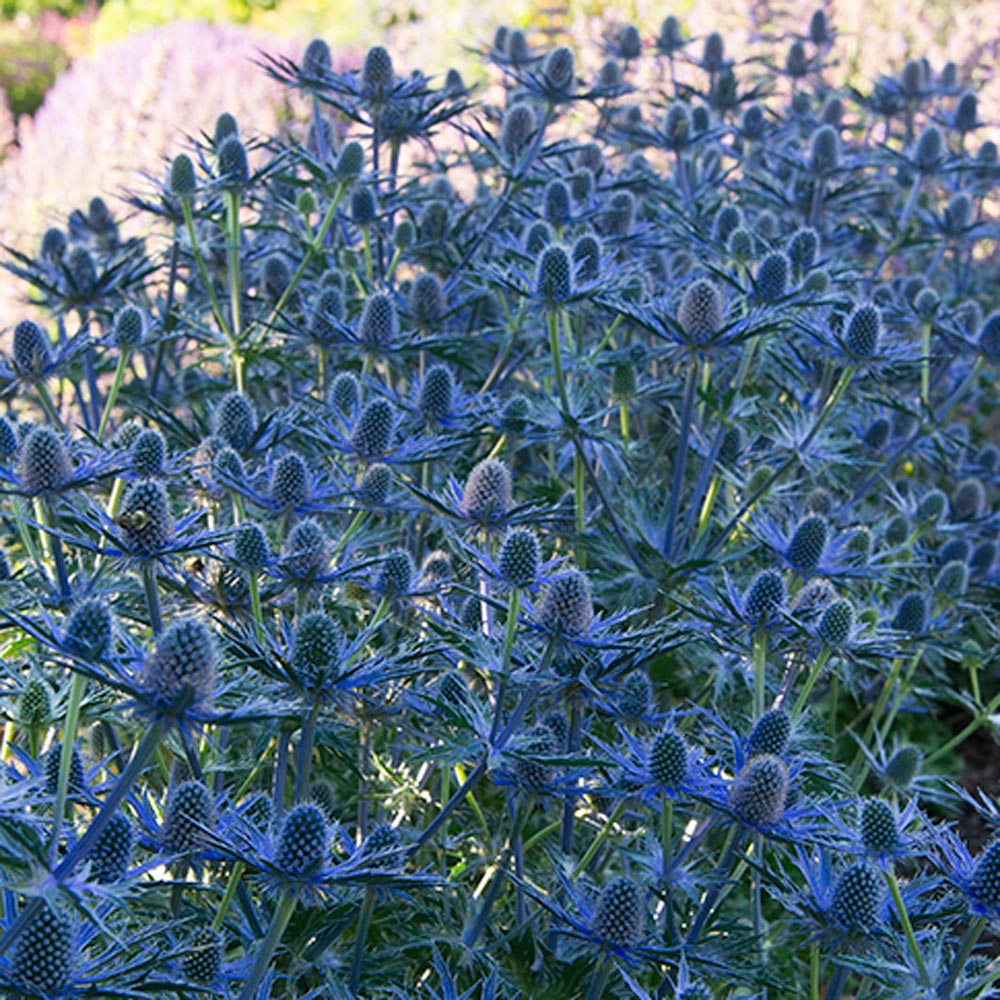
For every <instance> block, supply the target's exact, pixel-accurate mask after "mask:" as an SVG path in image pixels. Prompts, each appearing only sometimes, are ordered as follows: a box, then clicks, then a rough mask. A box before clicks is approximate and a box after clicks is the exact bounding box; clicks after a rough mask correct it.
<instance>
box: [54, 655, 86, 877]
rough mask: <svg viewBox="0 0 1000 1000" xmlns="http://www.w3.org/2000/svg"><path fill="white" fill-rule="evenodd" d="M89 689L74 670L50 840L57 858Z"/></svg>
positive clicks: (83, 678)
mask: <svg viewBox="0 0 1000 1000" xmlns="http://www.w3.org/2000/svg"><path fill="white" fill-rule="evenodd" d="M86 690H87V678H86V677H85V676H84V675H83V674H80V673H77V672H76V671H74V672H73V676H72V679H71V680H70V686H69V703H68V705H67V706H66V721H65V723H64V724H63V739H62V747H61V748H60V752H59V778H58V781H57V782H56V804H55V810H54V812H53V815H52V840H51V841H50V842H49V856H50V857H51V858H52V859H55V854H56V850H57V849H58V845H59V834H60V832H61V830H62V824H63V820H64V818H65V814H66V795H67V793H68V791H69V775H70V769H71V765H72V763H73V745H74V744H75V743H76V733H77V730H78V729H79V727H80V706H81V705H82V704H83V696H84V693H85V692H86Z"/></svg>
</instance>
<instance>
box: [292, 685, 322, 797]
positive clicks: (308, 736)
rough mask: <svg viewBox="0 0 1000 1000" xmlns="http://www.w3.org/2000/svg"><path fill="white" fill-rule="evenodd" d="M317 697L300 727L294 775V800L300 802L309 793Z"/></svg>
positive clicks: (314, 741)
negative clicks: (296, 768) (300, 740)
mask: <svg viewBox="0 0 1000 1000" xmlns="http://www.w3.org/2000/svg"><path fill="white" fill-rule="evenodd" d="M319 708H320V704H319V698H314V699H313V703H312V708H311V709H310V710H309V715H308V716H307V718H306V722H305V725H304V726H303V727H302V745H301V746H300V747H299V769H298V773H297V774H296V776H295V801H296V802H301V801H302V800H303V799H305V798H306V797H307V796H308V794H309V776H310V773H311V772H312V758H313V746H314V745H315V743H316V723H317V721H318V719H319Z"/></svg>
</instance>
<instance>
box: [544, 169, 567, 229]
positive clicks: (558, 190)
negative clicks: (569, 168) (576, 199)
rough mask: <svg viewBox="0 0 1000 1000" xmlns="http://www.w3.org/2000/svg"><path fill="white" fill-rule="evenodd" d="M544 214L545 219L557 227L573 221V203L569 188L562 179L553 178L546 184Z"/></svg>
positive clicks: (559, 227)
mask: <svg viewBox="0 0 1000 1000" xmlns="http://www.w3.org/2000/svg"><path fill="white" fill-rule="evenodd" d="M542 215H543V216H544V217H545V221H546V222H547V223H548V224H549V225H550V226H553V227H555V228H557V229H561V228H562V227H563V226H566V225H569V223H570V222H571V221H572V205H571V203H570V197H569V188H568V187H566V185H565V184H564V183H563V182H562V181H561V180H551V181H549V183H548V184H546V185H545V192H544V194H543V195H542Z"/></svg>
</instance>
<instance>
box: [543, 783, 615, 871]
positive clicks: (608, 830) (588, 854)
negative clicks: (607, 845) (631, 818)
mask: <svg viewBox="0 0 1000 1000" xmlns="http://www.w3.org/2000/svg"><path fill="white" fill-rule="evenodd" d="M625 804H626V800H625V799H622V800H621V802H619V803H618V805H616V806H615V809H614V812H613V813H612V814H611V815H610V816H609V817H608V819H607V822H606V823H605V824H604V826H603V827H601V832H600V833H599V834H598V835H597V836H596V837H595V838H594V839H593V840H592V841H591V842H590V846H589V847H588V848H587V849H586V851H584V852H583V857H581V858H580V860H579V861H578V862H577V863H576V867H575V868H574V869H573V878H574V879H577V878H579V877H580V876H581V875H582V874H583V873H584V872H585V871H586V870H587V865H589V864H590V862H591V861H593V860H594V856H595V855H596V854H597V852H598V851H599V850H600V849H601V845H602V844H603V843H604V841H606V840H607V839H608V837H610V836H611V834H612V833H613V832H614V828H615V823H617V822H618V820H619V819H621V815H622V813H623V812H625ZM557 825H558V826H561V825H562V824H561V823H559V824H553V827H554V828H555V827H556V826H557Z"/></svg>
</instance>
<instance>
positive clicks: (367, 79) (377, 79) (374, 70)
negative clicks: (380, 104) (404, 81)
mask: <svg viewBox="0 0 1000 1000" xmlns="http://www.w3.org/2000/svg"><path fill="white" fill-rule="evenodd" d="M395 79H396V74H395V72H394V71H393V66H392V56H390V55H389V53H388V52H387V51H386V50H385V49H384V48H383V47H382V46H381V45H374V46H372V47H371V48H370V49H369V50H368V52H367V53H366V54H365V61H364V65H363V66H362V68H361V86H362V88H363V90H364V91H365V93H366V94H367V95H368V96H370V97H381V96H383V95H384V94H385V93H386V92H387V91H388V90H389V89H390V88H391V87H392V85H393V83H394V82H395Z"/></svg>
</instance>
